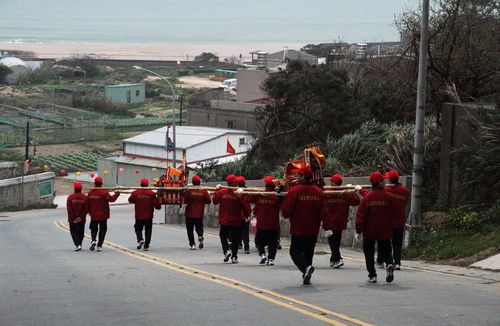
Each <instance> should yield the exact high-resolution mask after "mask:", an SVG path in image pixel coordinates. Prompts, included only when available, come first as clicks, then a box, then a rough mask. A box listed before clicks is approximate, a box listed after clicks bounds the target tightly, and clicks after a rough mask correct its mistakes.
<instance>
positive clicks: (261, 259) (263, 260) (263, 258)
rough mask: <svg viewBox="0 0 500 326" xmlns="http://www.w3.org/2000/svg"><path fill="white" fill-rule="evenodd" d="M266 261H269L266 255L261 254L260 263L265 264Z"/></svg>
mask: <svg viewBox="0 0 500 326" xmlns="http://www.w3.org/2000/svg"><path fill="white" fill-rule="evenodd" d="M266 262H267V257H266V255H261V256H260V262H259V264H261V265H264V264H265V263H266Z"/></svg>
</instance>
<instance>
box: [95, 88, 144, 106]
mask: <svg viewBox="0 0 500 326" xmlns="http://www.w3.org/2000/svg"><path fill="white" fill-rule="evenodd" d="M127 92H130V102H128V96H127ZM137 92H139V94H138V95H137ZM104 94H105V96H106V99H107V100H108V101H110V102H112V103H143V102H144V98H145V94H146V85H145V84H138V85H123V86H120V85H115V86H106V87H105V88H104Z"/></svg>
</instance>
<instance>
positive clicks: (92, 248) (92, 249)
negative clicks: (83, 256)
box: [89, 241, 96, 251]
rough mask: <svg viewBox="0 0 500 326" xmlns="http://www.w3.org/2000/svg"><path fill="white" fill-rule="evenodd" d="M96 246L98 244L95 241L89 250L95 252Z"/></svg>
mask: <svg viewBox="0 0 500 326" xmlns="http://www.w3.org/2000/svg"><path fill="white" fill-rule="evenodd" d="M95 245H96V242H95V241H92V242H91V243H90V248H89V249H90V250H91V251H94V249H95Z"/></svg>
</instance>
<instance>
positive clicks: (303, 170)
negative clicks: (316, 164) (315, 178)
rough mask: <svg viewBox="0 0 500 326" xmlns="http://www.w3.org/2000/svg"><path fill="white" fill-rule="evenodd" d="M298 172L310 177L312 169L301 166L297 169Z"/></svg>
mask: <svg viewBox="0 0 500 326" xmlns="http://www.w3.org/2000/svg"><path fill="white" fill-rule="evenodd" d="M299 174H301V175H303V176H304V177H312V175H313V170H311V168H310V167H308V166H303V167H301V168H300V169H299Z"/></svg>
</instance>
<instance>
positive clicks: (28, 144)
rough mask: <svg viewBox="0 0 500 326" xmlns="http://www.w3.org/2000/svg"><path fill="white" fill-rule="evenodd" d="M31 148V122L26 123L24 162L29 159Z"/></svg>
mask: <svg viewBox="0 0 500 326" xmlns="http://www.w3.org/2000/svg"><path fill="white" fill-rule="evenodd" d="M29 148H30V122H29V121H26V144H25V145H24V160H25V161H26V160H28V159H29V157H28V156H29V153H28V151H29Z"/></svg>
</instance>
